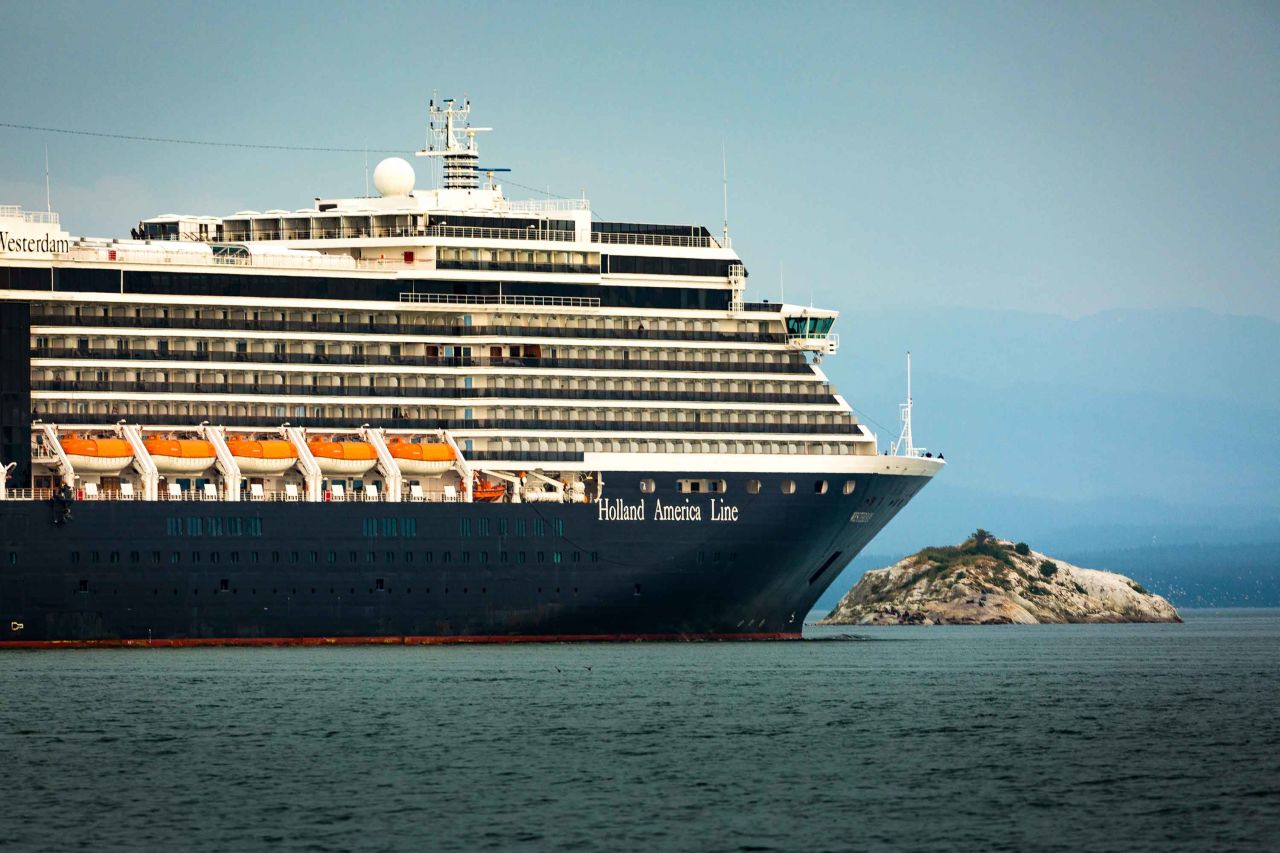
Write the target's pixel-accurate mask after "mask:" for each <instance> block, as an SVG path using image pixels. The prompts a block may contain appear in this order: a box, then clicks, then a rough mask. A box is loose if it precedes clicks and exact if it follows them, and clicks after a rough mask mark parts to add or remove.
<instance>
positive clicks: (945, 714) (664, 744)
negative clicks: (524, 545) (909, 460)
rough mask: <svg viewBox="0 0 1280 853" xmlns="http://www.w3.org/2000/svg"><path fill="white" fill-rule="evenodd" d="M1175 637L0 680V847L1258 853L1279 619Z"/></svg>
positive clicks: (961, 632)
mask: <svg viewBox="0 0 1280 853" xmlns="http://www.w3.org/2000/svg"><path fill="white" fill-rule="evenodd" d="M1184 616H1185V617H1186V619H1187V621H1186V624H1183V625H1114V626H1112V625H1100V626H1037V627H1017V626H1002V627H983V628H977V627H973V628H969V627H940V628H903V627H888V628H834V629H833V628H811V629H809V630H808V632H807V636H809V637H811V639H809V640H806V641H803V642H790V643H786V642H783V643H707V644H616V645H611V644H592V645H545V646H503V647H496V646H476V647H467V646H457V647H411V648H405V647H385V648H384V647H376V648H288V649H163V650H159V649H158V650H93V651H31V652H6V653H0V769H2V770H3V774H4V792H3V795H2V796H0V848H4V849H6V850H8V849H13V850H42V851H43V850H73V849H88V850H181V849H204V850H228V851H252V850H315V851H327V850H333V851H345V850H357V851H366V850H368V851H376V850H424V849H437V848H443V849H451V850H456V849H463V850H466V849H484V850H525V849H529V850H538V849H547V850H596V849H635V850H696V851H716V850H802V851H804V850H892V849H910V850H954V849H964V850H1025V849H1039V850H1079V849H1089V850H1126V851H1130V850H1137V851H1142V850H1152V851H1155V850H1160V851H1166V850H1175V849H1200V850H1205V849H1213V850H1275V849H1277V848H1280V610H1234V611H1189V612H1186V613H1184Z"/></svg>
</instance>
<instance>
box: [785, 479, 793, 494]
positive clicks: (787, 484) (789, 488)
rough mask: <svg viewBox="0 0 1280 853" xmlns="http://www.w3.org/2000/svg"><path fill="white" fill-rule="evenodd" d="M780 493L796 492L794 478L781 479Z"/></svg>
mask: <svg viewBox="0 0 1280 853" xmlns="http://www.w3.org/2000/svg"><path fill="white" fill-rule="evenodd" d="M782 493H783V494H784V495H794V494H795V493H796V481H795V480H783V481H782Z"/></svg>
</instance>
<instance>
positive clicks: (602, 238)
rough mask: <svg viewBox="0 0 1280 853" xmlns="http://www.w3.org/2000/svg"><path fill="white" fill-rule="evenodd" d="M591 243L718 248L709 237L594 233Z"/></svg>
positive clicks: (714, 241)
mask: <svg viewBox="0 0 1280 853" xmlns="http://www.w3.org/2000/svg"><path fill="white" fill-rule="evenodd" d="M591 242H592V243H614V244H617V243H624V244H627V245H633V246H693V247H698V248H704V249H705V248H716V249H718V248H720V244H719V243H718V242H717V241H716V240H715V239H714V238H711V237H695V236H693V235H685V234H615V233H612V232H606V231H596V232H592V234H591Z"/></svg>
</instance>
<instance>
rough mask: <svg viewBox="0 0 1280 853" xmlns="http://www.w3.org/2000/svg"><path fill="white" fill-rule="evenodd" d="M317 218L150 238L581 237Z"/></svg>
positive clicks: (538, 231)
mask: <svg viewBox="0 0 1280 853" xmlns="http://www.w3.org/2000/svg"><path fill="white" fill-rule="evenodd" d="M329 225H330V223H328V222H324V221H316V222H314V223H312V225H311V227H308V228H302V227H289V226H288V225H286V226H284V227H282V228H274V227H272V228H257V229H254V230H250V231H245V230H242V229H240V228H231V229H228V228H226V227H225V226H224V228H223V230H222V232H221V233H218V234H195V233H191V232H181V233H177V234H164V235H157V236H155V237H150V238H149V239H152V240H161V241H170V240H188V241H191V242H200V243H248V242H254V241H266V242H274V241H277V240H287V241H297V240H368V239H387V238H396V239H403V238H411V237H456V238H461V239H465V240H543V241H548V242H554V243H572V242H574V241H575V240H576V239H577V234H576V232H574V231H567V230H565V229H560V228H537V227H530V228H487V227H483V226H473V225H450V224H449V223H448V222H447V221H446V222H443V223H441V224H439V225H430V226H427V227H425V228H422V227H418V226H414V225H363V224H360V225H337V224H335V225H333V226H332V227H328V226H329Z"/></svg>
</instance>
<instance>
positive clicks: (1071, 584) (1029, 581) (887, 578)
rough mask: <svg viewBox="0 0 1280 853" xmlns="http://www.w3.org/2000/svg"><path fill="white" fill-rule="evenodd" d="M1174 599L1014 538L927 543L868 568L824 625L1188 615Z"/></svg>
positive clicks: (1147, 619)
mask: <svg viewBox="0 0 1280 853" xmlns="http://www.w3.org/2000/svg"><path fill="white" fill-rule="evenodd" d="M1181 621H1182V618H1181V617H1180V616H1178V611H1177V610H1175V609H1174V608H1173V605H1171V604H1169V602H1168V601H1166V600H1165V599H1163V598H1161V597H1160V596H1158V595H1153V594H1152V593H1149V592H1147V591H1146V590H1144V589H1143V588H1142V587H1141V586H1139V585H1138V584H1137V583H1135V582H1134V581H1133V580H1131V579H1129V578H1127V577H1124V576H1123V575H1118V574H1115V573H1113V572H1104V571H1099V570H1098V569H1085V568H1081V567H1080V566H1073V565H1071V564H1070V563H1064V562H1062V561H1061V560H1054V559H1052V558H1051V557H1048V556H1046V555H1044V554H1041V553H1039V552H1037V551H1031V552H1030V553H1029V554H1026V555H1022V554H1018V553H1016V552H1015V551H1014V545H1013V543H1012V542H1005V541H1000V540H992V542H991V543H989V544H987V545H985V546H978V545H976V544H975V543H974V541H973V540H972V539H970V540H968V541H966V542H964V543H962V544H961V545H959V546H957V547H955V548H926V549H924V550H923V551H920V552H919V553H917V554H913V555H911V556H910V557H907V558H906V559H904V560H901V561H899V562H897V563H895V564H893V565H892V566H889V567H888V568H884V569H874V570H872V571H869V572H867V573H866V574H865V575H863V577H862V580H860V581H858V583H857V585H855V586H854V588H853V589H851V590H849V592H848V594H847V595H845V597H844V598H842V599H841V600H840V603H839V604H837V605H836V607H835V609H834V610H832V611H831V612H830V613H829V614H827V618H826V619H823V620H822V621H821V622H820V623H819V624H821V625H887V624H912V625H946V624H951V625H987V624H1022V625H1036V624H1040V623H1048V622H1181Z"/></svg>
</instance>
